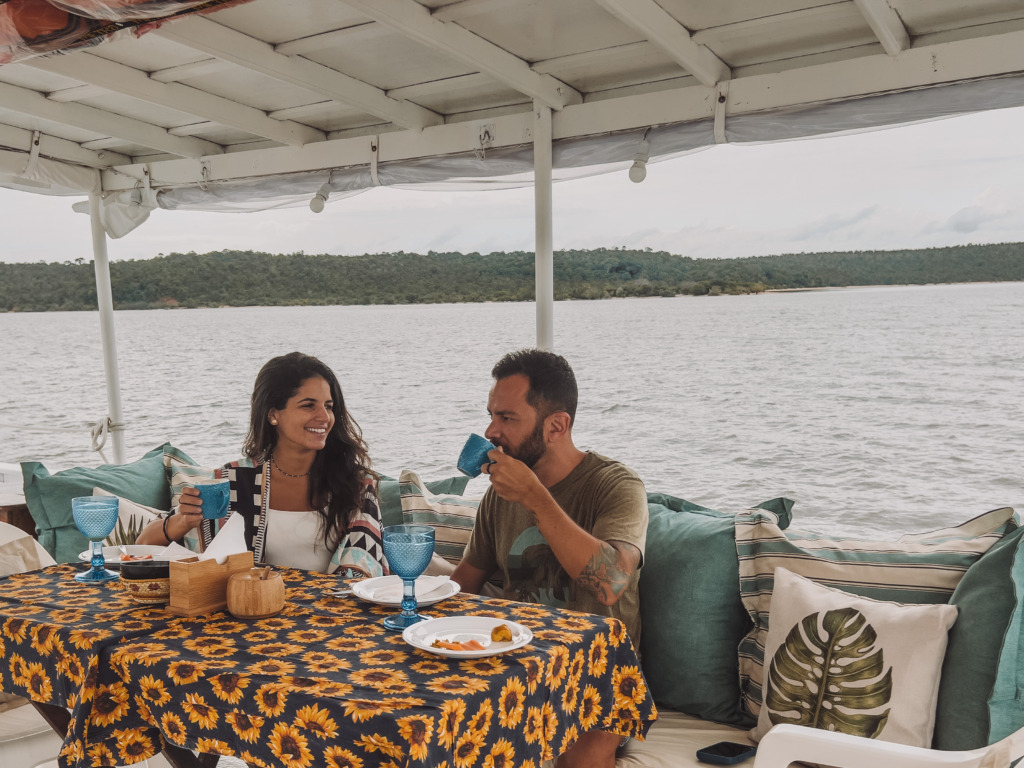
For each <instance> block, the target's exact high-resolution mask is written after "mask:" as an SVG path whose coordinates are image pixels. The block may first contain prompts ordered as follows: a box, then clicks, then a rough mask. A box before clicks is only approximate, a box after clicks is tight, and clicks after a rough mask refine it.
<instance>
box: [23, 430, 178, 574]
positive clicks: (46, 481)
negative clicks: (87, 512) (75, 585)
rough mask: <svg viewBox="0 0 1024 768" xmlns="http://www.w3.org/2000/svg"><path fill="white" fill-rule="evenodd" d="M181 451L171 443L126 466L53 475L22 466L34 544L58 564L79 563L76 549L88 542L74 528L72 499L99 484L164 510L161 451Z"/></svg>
mask: <svg viewBox="0 0 1024 768" xmlns="http://www.w3.org/2000/svg"><path fill="white" fill-rule="evenodd" d="M167 452H171V453H173V454H175V455H178V456H182V455H183V454H182V453H181V451H179V450H178V449H176V448H174V447H173V446H171V444H170V443H166V444H164V445H161V446H159V447H158V448H154V449H153V450H151V451H149V453H147V454H146V455H145V456H143V457H142V458H141V459H139V460H138V461H134V462H132V463H131V464H104V465H102V466H99V467H74V468H72V469H67V470H63V471H61V472H57V473H55V474H52V475H51V474H50V473H49V471H48V470H47V469H46V467H44V466H43V465H42V464H41V463H39V462H37V461H26V462H22V464H21V473H22V477H23V479H24V487H25V503H26V504H27V505H28V510H29V512H30V513H31V515H32V518H33V519H34V520H35V523H36V528H37V530H38V532H39V543H40V544H42V545H43V548H44V549H46V551H47V552H49V553H50V554H51V555H53V559H54V560H56V561H57V562H58V563H70V562H78V553H79V552H82V551H83V550H85V549H86V548H87V547H88V546H89V542H88V540H87V539H86V538H85V536H83V535H82V534H81V533H80V532H79V530H78V528H76V527H75V519H74V516H73V515H72V513H71V500H72V499H73V498H75V497H76V496H92V489H93V488H102V489H103V490H105V491H108V492H110V493H112V494H114V495H116V496H120V497H122V498H125V499H130V500H131V501H134V502H137V503H138V504H144V505H145V506H147V507H153V508H155V509H169V508H170V504H171V498H170V488H169V485H168V482H167V475H166V472H165V470H164V454H165V453H167Z"/></svg>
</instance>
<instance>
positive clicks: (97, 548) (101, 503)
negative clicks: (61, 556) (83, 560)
mask: <svg viewBox="0 0 1024 768" xmlns="http://www.w3.org/2000/svg"><path fill="white" fill-rule="evenodd" d="M117 511H118V502H117V497H116V496H79V497H78V498H76V499H72V500H71V513H72V514H73V515H74V516H75V525H77V526H78V530H80V531H81V532H82V533H83V534H84V535H85V536H86V537H87V538H88V539H89V546H90V547H91V548H92V559H91V561H90V562H91V563H92V568H90V569H89V570H88V571H86V572H85V573H80V574H78V575H77V576H75V581H81V582H84V583H87V584H102V583H104V582H107V581H112V580H113V579H116V578H117V574H116V573H114V572H113V571H110V570H107V561H106V559H104V557H103V540H104V539H105V538H107V536H109V535H110V532H111V531H113V530H114V526H115V525H117Z"/></svg>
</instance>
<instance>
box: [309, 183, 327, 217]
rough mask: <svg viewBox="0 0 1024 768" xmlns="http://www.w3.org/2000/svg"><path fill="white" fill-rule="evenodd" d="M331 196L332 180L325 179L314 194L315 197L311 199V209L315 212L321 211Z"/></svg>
mask: <svg viewBox="0 0 1024 768" xmlns="http://www.w3.org/2000/svg"><path fill="white" fill-rule="evenodd" d="M330 196H331V182H330V181H329V180H328V181H325V182H324V183H323V185H321V187H320V189H318V190H317V191H316V194H315V195H313V199H312V200H310V201H309V210H311V211H312V212H313V213H320V211H322V210H323V209H324V203H326V202H327V198H329V197H330Z"/></svg>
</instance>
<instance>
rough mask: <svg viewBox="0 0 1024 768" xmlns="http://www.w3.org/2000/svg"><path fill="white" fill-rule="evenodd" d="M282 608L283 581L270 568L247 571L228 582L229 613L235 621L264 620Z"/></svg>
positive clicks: (235, 574) (234, 576) (237, 574)
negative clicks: (236, 619)
mask: <svg viewBox="0 0 1024 768" xmlns="http://www.w3.org/2000/svg"><path fill="white" fill-rule="evenodd" d="M282 608H284V579H282V578H281V574H280V573H278V572H277V571H272V570H271V569H270V568H250V569H249V570H248V571H243V572H242V573H233V574H231V578H229V579H228V611H229V612H230V613H231V615H232V616H234V617H235V618H238V619H265V618H267V617H268V616H273V615H274V614H276V613H280V611H281V609H282Z"/></svg>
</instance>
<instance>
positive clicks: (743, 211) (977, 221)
mask: <svg viewBox="0 0 1024 768" xmlns="http://www.w3.org/2000/svg"><path fill="white" fill-rule="evenodd" d="M1022 137H1024V109H1010V110H997V111H993V112H989V113H985V114H978V115H969V116H965V117H958V118H952V119H948V120H940V121H935V122H931V123H927V124H922V125H915V126H908V127H903V128H898V129H889V130H885V131H876V132H871V133H864V134H858V135H854V136H843V137H832V138H827V139H814V140H804V141H793V142H785V143H776V144H768V145H758V146H749V145H744V146H737V145H728V146H719V147H714V148H712V149H710V150H707V151H704V152H699V153H696V154H693V155H690V156H688V157H683V158H678V159H675V160H671V161H666V162H663V163H652V164H651V165H650V166H649V168H648V173H647V179H646V181H644V182H643V183H642V184H633V183H632V182H630V181H629V180H628V178H627V175H626V170H625V168H623V170H622V171H619V172H616V173H612V174H607V175H604V176H598V177H592V178H587V179H578V180H575V181H569V182H562V183H559V184H556V185H555V187H554V208H555V223H554V244H555V249H556V250H558V249H563V248H591V247H600V246H616V247H617V246H626V247H627V248H647V247H649V248H652V249H654V250H666V251H669V252H671V253H677V254H682V255H688V256H693V257H698V258H709V257H710V258H713V257H743V256H757V255H767V254H775V253H794V252H802V251H842V250H863V249H893V248H908V247H926V246H943V245H957V244H964V243H996V242H1018V241H1024V141H1022ZM72 202H74V199H72V198H48V197H44V196H41V195H33V194H27V193H23V192H13V191H10V190H6V189H0V211H3V214H2V219H3V221H4V224H5V226H4V238H3V241H2V244H0V260H2V261H8V262H14V261H33V262H34V261H65V260H69V259H75V258H78V257H82V258H85V259H86V260H89V259H91V257H92V246H91V240H90V234H89V222H88V218H87V217H86V216H84V215H81V214H76V213H73V212H72V211H71V204H72ZM533 238H534V229H533V193H532V189H530V188H524V189H518V190H506V191H486V192H472V191H470V192H411V191H405V190H396V189H383V188H380V189H374V190H371V191H369V192H366V193H365V194H362V195H358V196H356V197H353V198H349V199H345V200H337V201H333V202H328V204H327V206H326V207H325V209H324V211H323V213H320V214H314V213H312V212H311V211H310V210H309V209H308V208H306V207H302V208H295V209H289V210H284V211H273V212H264V213H255V214H238V213H186V212H171V211H162V210H157V211H155V212H154V213H153V214H152V216H151V217H150V219H149V221H148V222H146V223H145V224H143V225H142V227H140V228H139V229H137V230H136V231H135V232H132V233H130V234H129V235H127V236H125V237H124V238H122V239H120V240H111V241H110V242H109V254H110V258H111V259H115V260H116V259H148V258H152V257H154V256H156V255H158V254H160V253H170V252H172V251H179V252H187V251H197V252H200V253H202V252H206V251H213V250H219V249H239V250H250V249H251V250H259V251H269V252H272V253H292V252H295V251H305V252H306V253H337V254H349V255H351V254H361V253H380V252H387V251H400V250H401V251H410V252H420V253H426V252H427V251H429V250H434V251H463V252H472V251H479V252H481V253H489V252H492V251H511V250H533Z"/></svg>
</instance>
